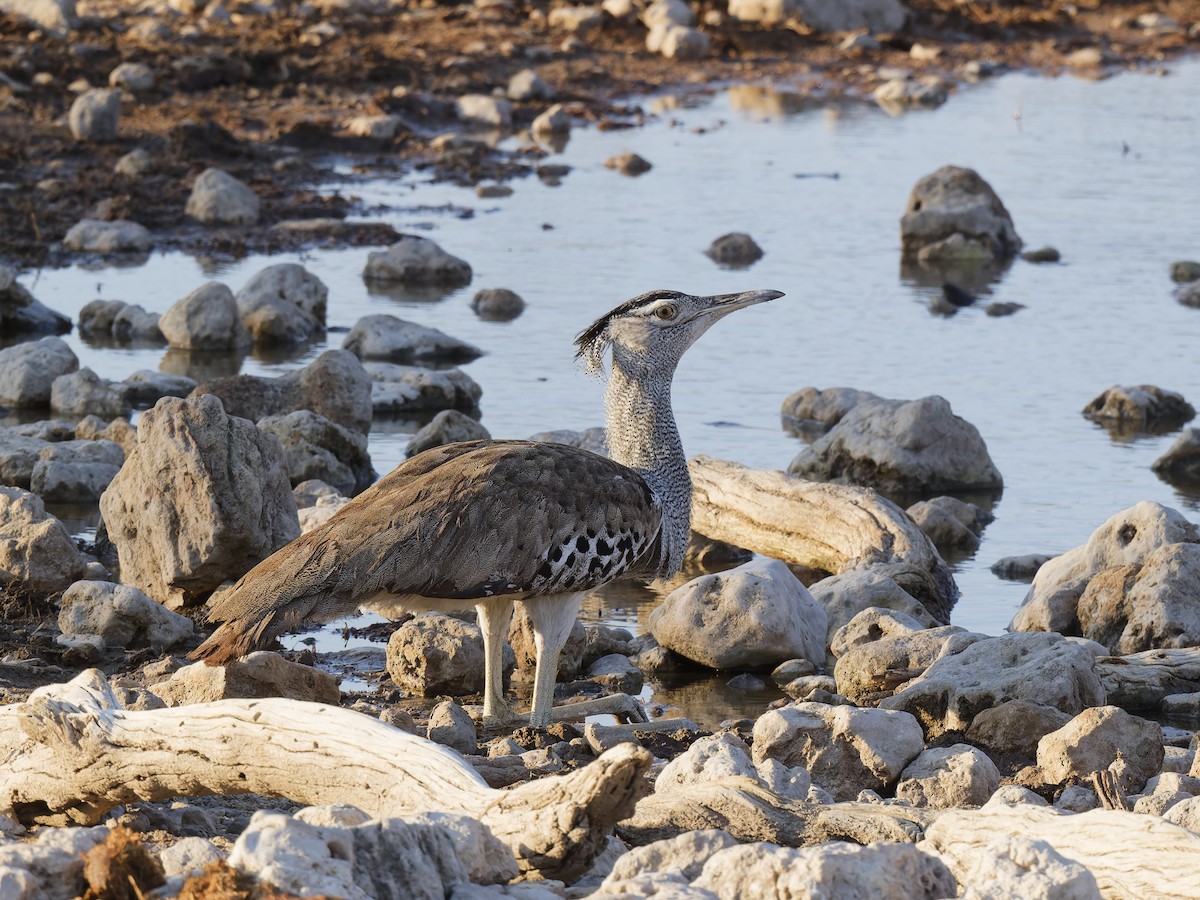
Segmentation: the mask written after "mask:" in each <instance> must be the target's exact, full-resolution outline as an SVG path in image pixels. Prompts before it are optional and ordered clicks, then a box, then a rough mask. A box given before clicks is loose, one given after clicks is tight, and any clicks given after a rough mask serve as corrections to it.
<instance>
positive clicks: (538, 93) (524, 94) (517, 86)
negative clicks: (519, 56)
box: [506, 69, 554, 103]
mask: <svg viewBox="0 0 1200 900" xmlns="http://www.w3.org/2000/svg"><path fill="white" fill-rule="evenodd" d="M506 93H507V94H508V99H509V100H512V101H514V102H516V103H524V102H526V101H528V100H553V99H554V88H552V87H551V86H550V85H549V84H548V83H547V82H546V81H545V79H543V78H542V76H540V75H539V74H538V73H537V72H535V71H534V70H533V69H522V70H521V71H520V72H517V73H516V74H515V75H513V76H512V78H510V79H508V90H507V92H506Z"/></svg>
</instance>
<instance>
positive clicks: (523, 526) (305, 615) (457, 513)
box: [193, 441, 662, 662]
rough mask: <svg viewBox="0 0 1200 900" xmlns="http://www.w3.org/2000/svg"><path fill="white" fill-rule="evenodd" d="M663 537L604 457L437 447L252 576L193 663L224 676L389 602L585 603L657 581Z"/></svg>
mask: <svg viewBox="0 0 1200 900" xmlns="http://www.w3.org/2000/svg"><path fill="white" fill-rule="evenodd" d="M661 525H662V515H661V509H660V507H659V504H658V502H657V501H656V499H655V498H654V496H653V494H652V492H651V491H650V489H649V487H648V486H647V485H646V483H645V481H643V480H642V478H641V477H640V476H639V475H637V473H635V472H633V471H631V470H630V469H628V468H626V467H625V466H622V465H620V464H619V463H616V462H614V461H612V460H610V459H607V458H606V457H603V456H598V455H596V454H594V453H589V452H587V451H585V450H580V449H578V448H575V447H569V446H566V445H563V444H552V443H539V442H534V441H473V442H466V443H461V444H450V445H447V446H445V447H436V448H434V449H432V450H428V451H426V452H425V453H421V454H418V455H417V456H414V457H413V458H412V459H410V460H408V461H407V462H405V463H402V464H401V465H400V466H398V467H397V468H396V469H394V470H393V471H392V472H391V473H390V474H388V475H387V476H386V477H384V478H383V479H381V480H380V481H379V482H377V483H376V484H375V485H373V486H372V487H371V488H369V489H368V490H366V491H364V492H363V493H362V494H360V495H359V496H358V497H357V498H355V499H354V500H352V501H351V502H350V503H348V504H347V505H346V506H345V507H343V508H342V509H341V510H340V511H339V512H338V513H337V514H336V515H334V516H333V517H332V518H330V519H329V521H328V522H326V523H325V524H324V525H322V526H320V527H318V528H316V529H314V530H313V531H310V532H308V533H306V534H304V535H302V536H301V537H300V538H298V539H297V540H295V541H293V542H292V543H290V544H288V545H287V546H286V547H283V548H282V549H280V550H279V551H278V552H276V553H275V554H273V555H272V556H270V557H268V558H267V559H265V560H263V561H262V562H261V563H259V564H258V565H257V566H255V567H254V568H253V569H251V570H250V571H249V572H248V573H247V574H246V575H245V576H243V577H242V579H241V580H240V581H239V582H238V583H237V584H236V585H234V587H233V588H232V589H230V590H229V591H228V592H227V593H226V594H225V595H223V596H222V597H221V598H220V599H219V600H218V601H217V602H216V603H215V604H214V605H213V607H212V609H211V610H210V612H209V617H210V618H211V619H213V620H215V621H223V622H225V623H226V625H224V626H222V628H221V629H220V630H219V631H218V632H217V633H216V634H214V635H213V636H212V637H211V638H210V639H209V640H208V641H206V642H205V644H204V645H202V646H201V647H200V648H199V649H198V650H197V651H196V652H195V654H193V655H194V656H196V657H198V658H206V659H209V660H210V661H214V662H224V661H226V660H227V659H232V658H236V657H237V656H240V655H243V654H244V653H246V652H248V651H249V650H250V649H253V648H255V647H260V646H263V645H264V644H266V643H267V642H268V641H269V640H270V639H271V638H273V637H274V636H275V635H278V634H281V633H283V632H284V631H287V630H288V629H290V628H295V627H298V626H299V625H300V624H302V623H303V622H305V621H327V620H329V619H332V618H335V617H337V616H339V615H348V614H351V613H353V612H354V611H355V610H356V609H357V608H358V606H359V605H360V604H361V603H363V602H365V601H367V600H372V599H375V598H378V597H380V596H387V595H391V596H399V597H405V596H410V597H429V598H444V599H462V600H475V599H485V598H487V597H490V596H497V595H500V594H525V595H527V596H536V595H542V594H554V593H565V592H572V591H579V590H585V589H587V588H589V587H594V586H596V585H599V584H603V583H605V582H607V581H610V580H612V579H613V578H616V577H618V576H620V575H623V574H628V573H632V572H640V571H643V570H645V571H653V569H654V567H655V566H654V563H653V561H654V560H656V559H657V554H658V544H659V540H660V531H661Z"/></svg>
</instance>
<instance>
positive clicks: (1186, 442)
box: [1151, 428, 1200, 485]
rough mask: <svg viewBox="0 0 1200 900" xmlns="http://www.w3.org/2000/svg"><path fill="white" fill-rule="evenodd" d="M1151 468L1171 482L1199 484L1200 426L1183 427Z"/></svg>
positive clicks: (1164, 479) (1160, 476)
mask: <svg viewBox="0 0 1200 900" xmlns="http://www.w3.org/2000/svg"><path fill="white" fill-rule="evenodd" d="M1151 468H1152V469H1153V470H1154V474H1156V475H1157V476H1158V477H1159V478H1161V479H1163V481H1166V482H1169V483H1171V484H1178V485H1195V484H1200V428H1185V429H1183V431H1181V432H1180V434H1179V437H1177V438H1175V440H1174V442H1172V444H1171V446H1170V447H1168V448H1167V452H1166V453H1164V454H1163V455H1162V456H1160V457H1159V458H1158V459H1156V460H1155V461H1154V463H1153V465H1151Z"/></svg>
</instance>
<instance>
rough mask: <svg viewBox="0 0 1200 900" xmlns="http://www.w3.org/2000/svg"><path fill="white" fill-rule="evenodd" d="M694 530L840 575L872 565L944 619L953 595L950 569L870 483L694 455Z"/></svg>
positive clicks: (955, 595)
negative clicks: (812, 478) (803, 475)
mask: <svg viewBox="0 0 1200 900" xmlns="http://www.w3.org/2000/svg"><path fill="white" fill-rule="evenodd" d="M688 470H689V471H690V472H691V475H692V528H693V529H694V530H696V531H698V532H700V533H701V534H703V535H706V536H708V537H710V538H715V539H717V540H721V541H726V542H728V543H730V544H734V545H736V546H738V547H744V548H746V549H747V550H753V551H755V552H756V553H762V554H763V555H764V556H770V557H771V558H773V559H780V560H783V561H784V562H788V563H796V564H799V565H803V566H809V567H812V568H814V569H822V570H824V571H826V572H831V573H833V574H835V575H836V574H839V573H841V572H846V571H848V570H850V569H858V568H864V567H867V566H872V567H878V568H877V569H876V570H877V571H882V572H884V573H886V574H888V575H890V576H891V577H893V578H895V579H896V581H897V582H898V583H900V584H901V586H902V587H904V589H905V590H906V591H908V592H909V593H910V594H912V595H913V596H914V597H916V598H917V599H918V600H920V601H921V602H922V603H923V604H924V605H925V607H926V608H927V609H928V610H929V612H930V614H931V615H933V616H934V617H935V618H938V619H939V620H941V621H943V622H949V621H950V610H951V608H952V607H953V606H954V603H955V601H956V600H957V599H958V588H957V586H956V585H955V583H954V577H953V576H952V575H951V574H950V569H949V567H948V566H947V565H946V563H945V561H944V560H943V559H942V557H941V555H940V554H939V553H938V552H937V549H936V548H935V547H934V546H933V543H932V542H931V541H930V540H929V538H927V537H926V536H925V533H924V532H922V531H921V529H920V528H918V527H917V524H916V523H915V522H913V520H912V519H911V518H909V516H908V515H907V514H906V513H905V512H904V511H903V510H902V509H900V507H898V506H896V504H894V503H892V502H891V501H890V500H887V499H885V498H883V497H881V496H880V495H879V494H878V493H876V492H875V491H873V490H871V489H870V488H860V487H849V486H846V485H841V484H825V483H822V482H815V481H805V480H804V479H803V478H797V477H795V476H794V475H788V474H787V473H785V472H778V471H774V470H771V469H751V468H748V467H746V466H743V465H739V464H738V463H735V462H729V461H728V460H722V459H713V458H712V457H710V456H696V457H693V458H692V459H691V460H690V461H689V462H688Z"/></svg>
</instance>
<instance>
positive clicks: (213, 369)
mask: <svg viewBox="0 0 1200 900" xmlns="http://www.w3.org/2000/svg"><path fill="white" fill-rule="evenodd" d="M245 360H246V351H244V350H180V349H178V348H177V347H171V348H169V349H168V350H167V352H166V353H165V354H163V358H162V360H161V362H159V364H158V368H159V371H160V372H166V373H167V374H168V375H184V376H187V377H188V378H191V379H193V380H194V381H211V380H212V379H214V378H224V377H226V376H227V375H236V374H238V372H240V371H241V370H242V363H243V362H245Z"/></svg>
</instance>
